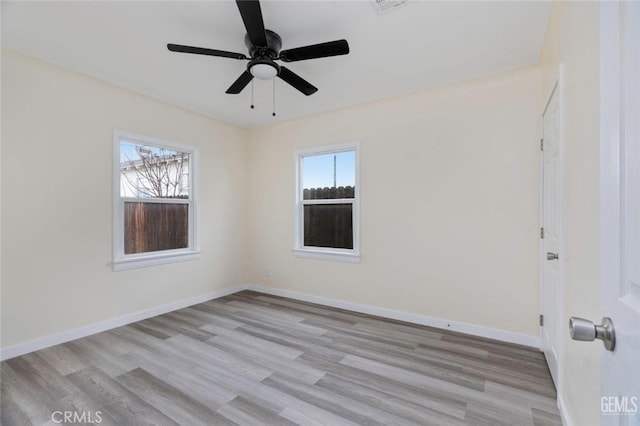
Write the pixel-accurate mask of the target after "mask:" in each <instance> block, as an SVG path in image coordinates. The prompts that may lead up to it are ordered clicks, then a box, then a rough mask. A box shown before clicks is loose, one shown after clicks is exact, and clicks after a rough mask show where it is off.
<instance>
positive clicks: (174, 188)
mask: <svg viewBox="0 0 640 426" xmlns="http://www.w3.org/2000/svg"><path fill="white" fill-rule="evenodd" d="M120 196H122V197H134V198H189V154H188V153H186V152H179V151H174V150H171V149H168V148H158V147H154V146H148V145H142V144H137V143H134V142H126V141H122V142H120Z"/></svg>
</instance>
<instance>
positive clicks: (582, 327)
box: [569, 317, 616, 351]
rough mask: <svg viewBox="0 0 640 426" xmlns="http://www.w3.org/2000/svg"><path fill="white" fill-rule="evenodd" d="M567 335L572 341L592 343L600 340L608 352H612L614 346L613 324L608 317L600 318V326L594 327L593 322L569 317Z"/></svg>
mask: <svg viewBox="0 0 640 426" xmlns="http://www.w3.org/2000/svg"><path fill="white" fill-rule="evenodd" d="M569 334H571V338H572V339H573V340H580V341H583V342H593V341H594V340H595V339H599V340H602V342H603V343H604V347H605V348H606V349H607V350H608V351H613V349H614V348H615V346H616V334H615V332H614V330H613V322H612V321H611V318H608V317H604V318H602V324H601V325H594V324H593V322H591V321H589V320H586V319H583V318H577V317H571V318H569Z"/></svg>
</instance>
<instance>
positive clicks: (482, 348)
mask: <svg viewBox="0 0 640 426" xmlns="http://www.w3.org/2000/svg"><path fill="white" fill-rule="evenodd" d="M0 367H1V373H2V383H1V386H2V394H1V398H2V406H1V408H2V414H1V420H2V424H3V425H6V426H9V425H21V426H22V425H28V424H43V423H46V424H53V422H52V420H51V415H52V413H54V412H56V411H61V412H64V411H75V412H77V413H80V414H81V413H82V412H85V416H88V415H92V416H94V417H93V419H94V420H95V419H96V417H95V416H96V412H98V411H99V412H100V419H101V420H102V422H101V423H100V424H101V425H143V424H156V425H173V424H181V425H189V426H192V425H200V424H202V425H213V424H216V425H217V424H220V425H225V424H240V425H284V424H304V425H317V424H324V425H343V424H361V425H411V424H419V425H431V424H437V425H447V426H448V425H492V426H493V425H509V426H513V425H559V424H561V422H560V418H559V416H558V410H557V408H556V393H555V390H554V387H553V384H552V382H551V378H550V375H549V371H548V369H547V366H546V364H545V361H544V358H543V356H542V355H541V353H540V352H538V351H536V350H532V349H529V348H525V347H522V346H517V345H513V344H505V343H500V342H496V341H491V340H488V339H482V338H477V337H471V336H467V335H463V334H457V333H452V332H448V331H443V330H438V329H432V328H429V327H422V326H417V325H412V324H407V323H401V322H397V321H391V320H386V319H381V318H377V317H372V316H368V315H362V314H357V313H353V312H348V311H343V310H339V309H333V308H327V307H324V306H320V305H314V304H310V303H303V302H298V301H294V300H291V299H285V298H280V297H274V296H267V295H263V294H259V293H255V292H242V293H236V294H234V295H231V296H228V297H225V298H222V299H218V300H215V301H210V302H207V303H202V304H200V305H195V306H192V307H189V308H186V309H181V310H178V311H175V312H171V313H168V314H165V315H161V316H158V317H155V318H151V319H148V320H145V321H140V322H138V323H134V324H131V325H128V326H124V327H120V328H117V329H114V330H111V331H107V332H104V333H100V334H96V335H93V336H90V337H87V338H83V339H79V340H76V341H73V342H69V343H65V344H62V345H58V346H54V347H51V348H48V349H44V350H41V351H38V352H34V353H31V354H27V355H23V356H20V357H17V358H13V359H10V360H8V361H5V362H2V364H1V366H0ZM57 416H58V417H56V420H59V419H60V416H61V414H57ZM87 419H88V417H85V420H87Z"/></svg>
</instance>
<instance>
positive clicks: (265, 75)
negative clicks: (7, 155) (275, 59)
mask: <svg viewBox="0 0 640 426" xmlns="http://www.w3.org/2000/svg"><path fill="white" fill-rule="evenodd" d="M274 65H275V64H273V65H272V64H271V63H258V64H254V65H252V66H251V68H249V72H250V73H251V75H253V76H254V77H255V78H259V79H260V80H271V79H273V78H275V77H276V76H277V75H278V69H277V68H276V67H275V66H274Z"/></svg>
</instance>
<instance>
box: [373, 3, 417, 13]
mask: <svg viewBox="0 0 640 426" xmlns="http://www.w3.org/2000/svg"><path fill="white" fill-rule="evenodd" d="M409 1H410V0H371V2H372V3H373V6H374V7H375V8H376V10H377V11H378V13H387V12H391V11H392V10H398V9H399V8H400V6H402V5H404V4H406V3H407V2H409Z"/></svg>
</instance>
